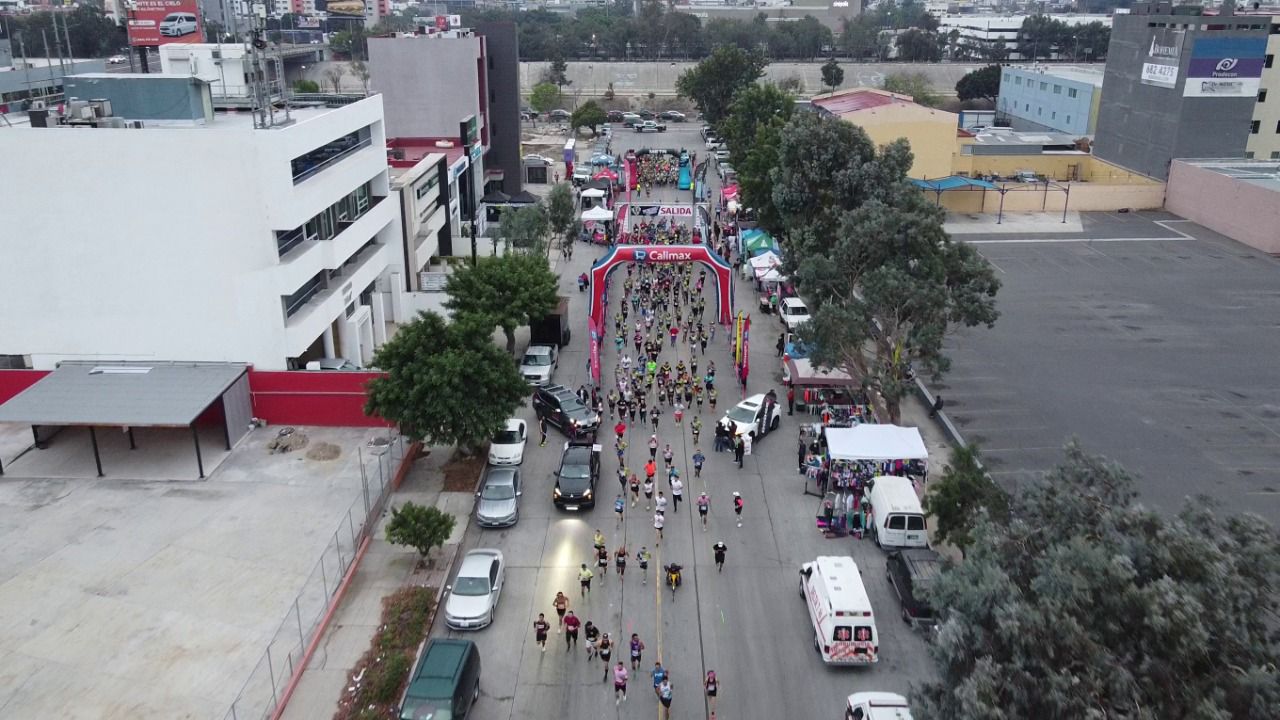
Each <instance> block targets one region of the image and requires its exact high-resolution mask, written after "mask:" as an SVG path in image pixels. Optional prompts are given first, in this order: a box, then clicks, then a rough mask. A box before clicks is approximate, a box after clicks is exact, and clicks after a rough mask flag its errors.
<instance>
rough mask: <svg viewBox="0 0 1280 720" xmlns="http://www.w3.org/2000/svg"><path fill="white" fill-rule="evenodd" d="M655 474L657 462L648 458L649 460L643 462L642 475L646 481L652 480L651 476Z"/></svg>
mask: <svg viewBox="0 0 1280 720" xmlns="http://www.w3.org/2000/svg"><path fill="white" fill-rule="evenodd" d="M657 474H658V464H657V463H655V462H654V461H653V458H650V459H649V462H647V463H645V464H644V476H645V478H646V479H647V481H648V482H653V476H654V475H657Z"/></svg>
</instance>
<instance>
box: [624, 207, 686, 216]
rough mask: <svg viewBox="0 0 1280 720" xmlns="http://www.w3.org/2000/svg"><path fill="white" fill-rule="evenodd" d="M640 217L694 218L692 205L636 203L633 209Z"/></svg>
mask: <svg viewBox="0 0 1280 720" xmlns="http://www.w3.org/2000/svg"><path fill="white" fill-rule="evenodd" d="M632 212H633V213H635V214H636V215H637V216H638V217H648V218H692V217H693V206H692V205H636V206H635V208H633V209H632Z"/></svg>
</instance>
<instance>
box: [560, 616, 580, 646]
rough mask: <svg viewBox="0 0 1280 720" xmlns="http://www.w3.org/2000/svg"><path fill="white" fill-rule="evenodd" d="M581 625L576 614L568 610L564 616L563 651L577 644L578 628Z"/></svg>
mask: <svg viewBox="0 0 1280 720" xmlns="http://www.w3.org/2000/svg"><path fill="white" fill-rule="evenodd" d="M581 626H582V622H581V621H579V620H578V616H577V615H574V614H573V611H572V610H570V611H569V613H568V614H567V615H565V616H564V651H565V652H569V650H570V649H571V648H575V647H577V646H578V628H579V627H581Z"/></svg>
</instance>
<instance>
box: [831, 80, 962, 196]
mask: <svg viewBox="0 0 1280 720" xmlns="http://www.w3.org/2000/svg"><path fill="white" fill-rule="evenodd" d="M812 102H813V106H814V107H815V108H818V110H819V112H824V113H827V114H829V115H832V116H835V117H838V118H840V119H842V120H845V121H847V122H850V123H853V124H854V125H857V126H859V127H861V128H862V129H863V130H865V131H866V133H867V135H868V136H869V137H870V138H871V140H872V142H874V143H875V144H876V145H888V144H889V143H891V142H893V141H894V140H897V139H899V138H906V140H907V141H908V142H910V143H911V152H912V153H913V154H914V155H915V162H914V163H913V164H912V166H911V171H910V173H909V174H910V176H911V177H913V178H921V179H929V178H938V177H944V176H946V175H950V174H952V170H951V165H952V161H953V158H954V156H955V154H956V127H958V125H959V120H960V118H959V116H958V115H956V114H955V113H949V112H946V111H945V110H937V109H934V108H930V107H925V106H923V105H920V104H919V103H916V102H915V101H913V100H912V99H911V97H910V96H909V95H898V94H896V93H891V92H888V91H885V90H877V89H874V88H854V89H852V90H845V91H843V92H838V93H832V94H830V95H820V96H818V97H815V98H814V99H813V101H812Z"/></svg>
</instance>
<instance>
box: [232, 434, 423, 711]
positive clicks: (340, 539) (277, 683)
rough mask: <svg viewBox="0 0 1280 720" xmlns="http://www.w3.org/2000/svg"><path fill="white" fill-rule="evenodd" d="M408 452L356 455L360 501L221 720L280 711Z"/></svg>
mask: <svg viewBox="0 0 1280 720" xmlns="http://www.w3.org/2000/svg"><path fill="white" fill-rule="evenodd" d="M393 433H394V431H393ZM407 448H408V442H407V441H406V440H405V439H404V437H403V436H401V435H399V434H392V435H390V436H386V437H382V438H378V439H377V440H376V441H375V442H374V443H371V444H370V446H369V447H367V448H359V449H358V452H359V457H360V480H361V485H362V492H361V496H360V497H359V498H356V500H355V502H353V503H352V504H351V507H349V508H347V512H346V514H345V516H344V517H343V519H342V521H341V522H339V523H338V527H337V529H335V530H334V531H333V535H332V536H331V537H330V538H329V543H328V545H326V546H325V549H324V552H323V553H322V554H321V556H320V560H319V562H317V563H316V565H315V567H314V568H312V570H311V574H310V575H308V576H307V580H306V582H305V583H303V586H302V590H301V591H299V592H298V595H297V597H295V598H294V600H293V604H292V605H291V606H290V607H289V611H288V613H287V614H286V615H285V618H284V620H282V621H281V622H280V626H279V627H278V628H277V629H276V632H275V634H274V635H273V636H272V638H271V642H270V643H268V644H267V649H266V651H265V652H264V653H263V655H262V658H261V659H259V660H258V664H257V665H255V666H254V668H253V671H252V672H251V673H249V677H248V679H247V680H246V681H245V683H244V685H243V686H242V687H241V688H240V692H239V693H237V694H236V699H235V700H234V701H233V702H232V703H231V707H230V708H228V709H227V712H226V715H224V716H223V717H224V720H265V719H266V718H269V717H270V716H271V715H272V713H274V712H275V711H276V710H277V709H278V707H279V704H280V700H281V696H282V694H283V693H284V690H285V688H286V687H288V685H289V682H290V680H291V679H292V678H293V675H294V673H295V672H297V671H299V670H300V669H301V668H300V667H299V665H300V663H301V662H302V656H303V654H304V653H306V649H307V646H308V645H309V644H310V643H311V641H312V639H313V638H314V637H315V634H316V632H317V630H318V629H319V626H320V621H321V619H322V618H324V616H325V614H326V613H328V612H329V609H330V606H331V605H332V603H333V600H334V594H335V593H336V592H337V591H338V588H339V587H340V586H341V584H342V578H343V576H345V575H346V573H347V570H348V569H349V568H350V567H351V563H352V561H353V560H354V559H355V556H356V551H357V549H358V548H359V547H360V544H361V543H362V542H364V540H365V538H366V537H367V536H368V535H369V534H370V533H371V532H373V530H374V528H375V527H376V526H377V520H378V517H379V516H381V515H382V511H383V509H384V508H385V507H386V504H387V498H388V497H389V496H390V495H391V483H392V480H393V479H394V478H395V474H396V470H397V468H399V467H400V463H401V461H403V460H404V456H405V452H406V450H407ZM375 466H376V467H375Z"/></svg>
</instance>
